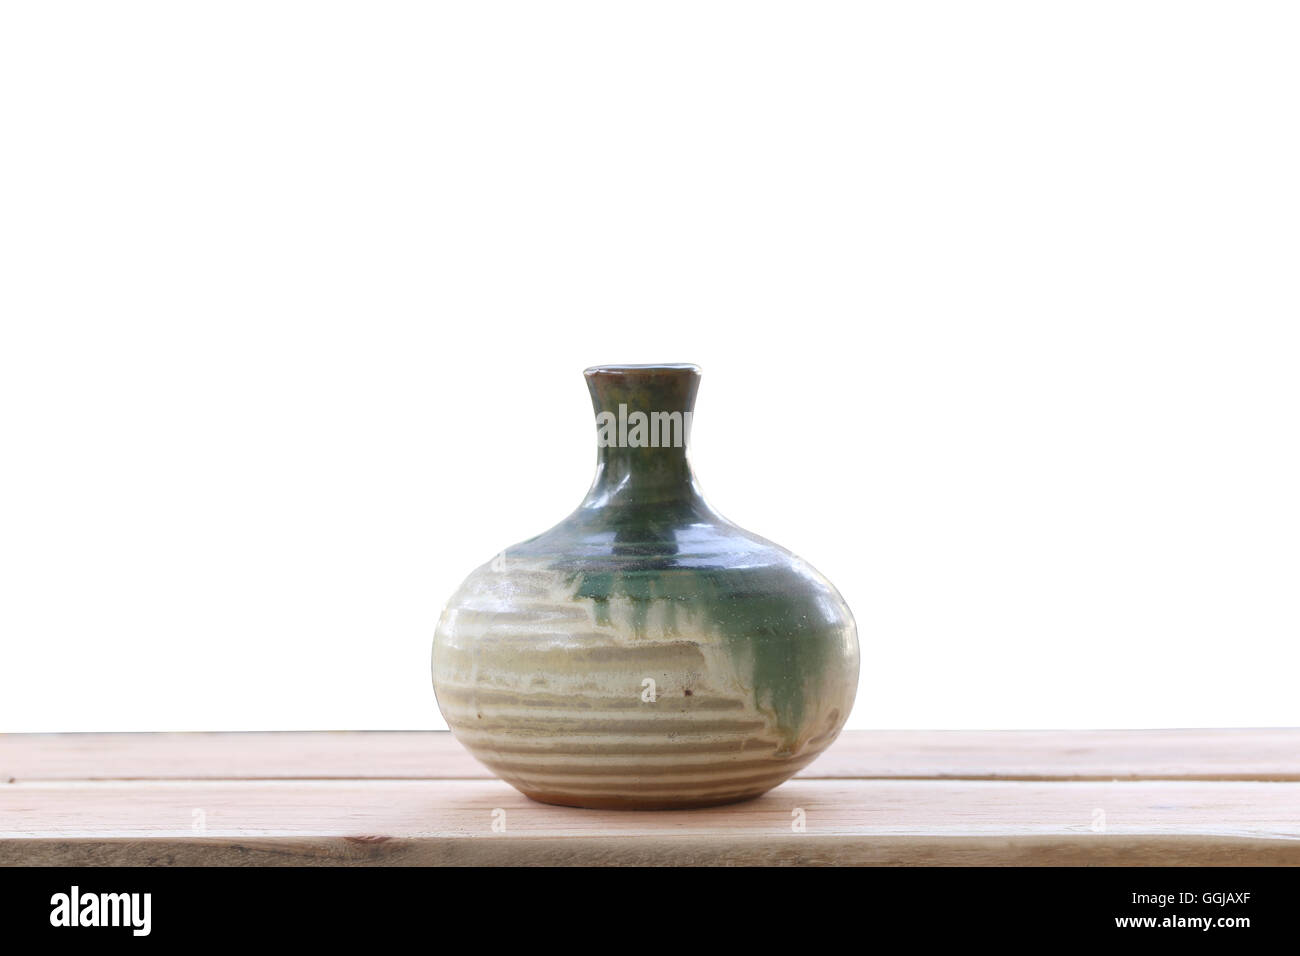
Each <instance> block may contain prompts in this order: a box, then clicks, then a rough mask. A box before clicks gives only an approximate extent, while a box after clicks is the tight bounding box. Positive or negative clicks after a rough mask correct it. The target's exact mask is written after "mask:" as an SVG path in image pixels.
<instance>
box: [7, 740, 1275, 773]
mask: <svg viewBox="0 0 1300 956" xmlns="http://www.w3.org/2000/svg"><path fill="white" fill-rule="evenodd" d="M800 776H801V778H803V779H850V778H851V779H937V780H1115V779H1118V780H1274V781H1300V730H1297V729H1268V730H1133V731H1130V730H1093V731H919V730H904V731H849V732H846V733H845V734H843V735H842V736H841V738H840V739H839V740H838V741H836V743H835V744H834V745H833V746H832V747H831V749H830V750H828V751H827V752H826V753H825V754H824V755H822V757H821V758H819V759H818V760H817V761H816V762H814V763H813V764H812V765H811V766H809V767H808V768H807V769H806V770H805V771H804V772H803V773H802V774H801V775H800ZM491 778H492V774H491V773H489V772H488V771H487V770H486V769H485V768H484V767H483V766H482V765H481V764H479V763H478V762H477V761H475V760H474V759H473V758H472V757H470V756H469V754H468V753H466V752H465V751H464V749H463V748H461V747H460V745H459V744H457V743H456V742H455V740H454V739H453V738H452V737H451V735H449V734H447V733H437V732H323V733H215V734H194V733H176V734H31V735H27V734H22V735H14V734H10V735H0V783H4V782H6V781H10V780H12V781H38V780H77V779H84V780H166V779H207V780H218V779H231V780H240V779H246V780H257V779H266V780H271V779H304V780H306V779H413V780H416V779H423V780H432V779H442V780H451V779H480V780H484V779H491Z"/></svg>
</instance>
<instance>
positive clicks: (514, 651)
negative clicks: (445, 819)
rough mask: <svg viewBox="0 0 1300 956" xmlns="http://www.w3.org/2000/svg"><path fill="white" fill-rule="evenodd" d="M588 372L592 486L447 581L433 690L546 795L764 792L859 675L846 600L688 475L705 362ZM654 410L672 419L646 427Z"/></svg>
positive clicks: (461, 733)
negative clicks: (452, 589) (571, 506)
mask: <svg viewBox="0 0 1300 956" xmlns="http://www.w3.org/2000/svg"><path fill="white" fill-rule="evenodd" d="M586 375H587V385H588V387H589V389H590V391H591V397H592V403H593V405H594V406H595V411H596V431H597V462H596V477H595V480H594V481H593V482H592V485H591V489H590V490H589V491H588V492H587V496H586V497H585V498H584V499H583V501H582V503H581V504H580V505H579V506H578V509H577V510H576V511H574V512H573V514H571V515H570V516H569V517H568V518H566V519H565V520H564V521H562V522H560V523H559V524H558V525H556V526H555V527H554V528H552V529H551V530H549V531H547V532H546V533H545V534H541V535H538V536H537V537H535V538H533V539H531V540H529V541H525V542H524V543H522V544H519V545H515V546H514V547H511V548H507V549H506V550H505V551H504V552H502V553H501V554H499V555H498V556H497V558H496V559H494V560H493V561H491V562H489V563H488V564H486V565H484V566H483V567H481V568H479V569H478V570H476V571H474V572H473V573H472V574H471V575H470V576H469V577H468V578H466V579H465V582H464V583H463V584H462V585H461V587H460V590H459V591H457V593H456V594H455V595H454V596H453V597H452V599H451V601H450V602H449V603H448V605H447V607H446V609H445V610H444V612H443V614H442V617H441V619H440V620H439V622H438V629H437V632H436V633H435V636H434V650H433V680H434V689H435V691H436V692H437V695H438V705H439V707H440V708H441V710H442V713H443V715H444V716H445V717H446V719H447V724H448V726H449V727H450V728H451V729H452V731H453V732H454V733H455V734H456V735H457V737H458V738H459V739H460V740H461V741H462V742H463V743H464V744H465V746H466V747H468V748H469V749H470V751H471V752H473V753H474V755H475V756H477V757H478V758H479V759H480V760H481V761H483V763H484V764H486V765H487V766H488V767H489V768H491V769H492V770H493V771H494V772H496V773H497V774H499V775H500V776H501V777H502V778H503V779H504V780H506V781H507V782H509V783H510V784H512V785H513V786H515V787H517V788H518V789H519V790H520V791H522V792H523V793H525V794H527V795H528V796H530V797H533V798H534V799H537V800H540V801H543V802H546V803H559V804H565V805H569V806H580V807H607V808H618V809H673V808H681V807H700V806H713V805H716V804H720V803H730V802H732V801H735V800H744V799H748V798H751V797H755V796H758V795H759V794H761V793H764V792H766V791H767V790H769V789H771V788H772V787H774V786H776V785H778V784H779V783H780V782H781V781H783V780H786V779H788V778H789V777H790V776H791V775H793V774H795V773H797V772H798V771H799V770H801V769H802V768H803V767H805V766H806V765H807V764H808V763H809V762H810V761H812V760H813V759H814V758H815V757H816V756H817V755H818V754H819V753H821V751H822V750H824V749H825V748H826V747H827V746H828V745H829V744H830V742H831V741H832V740H834V738H835V736H836V734H838V733H839V731H840V729H841V728H842V727H843V725H844V721H845V720H846V719H847V717H848V713H849V709H850V708H851V707H852V705H853V697H854V694H855V691H856V688H857V676H858V645H857V632H856V629H855V627H854V624H853V616H852V615H851V614H850V613H849V609H848V608H847V607H846V606H845V604H844V601H843V599H842V598H841V597H840V595H839V594H838V593H837V592H836V590H835V589H834V588H833V587H832V586H831V585H830V583H829V582H827V581H826V580H825V579H824V578H822V577H821V576H820V575H819V574H817V572H816V571H814V570H813V569H812V568H810V567H808V565H806V564H804V563H803V562H802V561H800V560H799V559H798V558H796V557H795V556H794V555H792V554H790V553H789V552H787V551H785V550H783V549H781V548H779V547H777V546H776V545H774V544H772V543H771V542H770V541H765V540H764V539H763V538H760V537H758V536H757V535H754V534H750V533H749V532H748V531H745V530H743V529H741V528H738V527H736V525H734V524H732V523H731V522H730V521H727V520H726V519H725V518H723V517H722V516H721V515H719V514H718V513H717V512H715V511H714V510H713V509H712V508H710V507H709V505H708V504H707V503H706V502H705V500H704V498H703V496H702V495H701V494H700V490H699V487H698V486H697V484H696V482H695V478H694V475H693V474H692V472H691V467H690V462H689V459H688V457H687V448H686V441H685V439H686V437H687V435H688V430H687V428H686V425H687V422H688V421H689V417H690V415H692V414H693V413H694V403H695V394H696V391H697V389H698V387H699V369H697V368H696V367H695V366H693V365H655V366H627V365H625V366H601V367H599V368H592V369H588V370H587V373H586ZM655 416H658V417H657V418H656V417H655ZM651 422H654V423H656V424H657V425H662V424H665V423H666V424H667V425H668V430H667V432H666V433H665V432H663V431H661V430H660V429H659V428H658V427H656V428H654V430H653V434H651V430H650V428H649V427H648V423H651ZM673 426H676V430H675V431H674V430H673ZM814 477H815V476H812V475H810V476H809V479H810V480H813V478H814Z"/></svg>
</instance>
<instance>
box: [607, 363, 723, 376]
mask: <svg viewBox="0 0 1300 956" xmlns="http://www.w3.org/2000/svg"><path fill="white" fill-rule="evenodd" d="M682 372H692V373H694V374H696V375H699V374H700V367H699V366H698V365H695V364H694V363H692V362H652V363H650V364H648V365H593V366H591V368H588V369H584V370H583V373H582V374H583V375H585V376H587V378H592V377H593V376H596V375H636V376H638V377H644V376H646V375H680V374H681V373H682Z"/></svg>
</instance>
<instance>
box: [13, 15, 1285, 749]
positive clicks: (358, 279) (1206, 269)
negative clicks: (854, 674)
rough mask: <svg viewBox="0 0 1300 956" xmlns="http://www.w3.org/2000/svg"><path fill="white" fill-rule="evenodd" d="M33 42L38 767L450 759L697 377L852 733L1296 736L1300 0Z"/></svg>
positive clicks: (19, 85) (128, 24)
mask: <svg viewBox="0 0 1300 956" xmlns="http://www.w3.org/2000/svg"><path fill="white" fill-rule="evenodd" d="M0 10H2V11H3V12H0V456H2V458H0V730H6V731H65V730H215V729H299V728H304V729H312V728H427V727H438V726H442V724H441V721H440V719H439V718H438V715H437V712H436V710H435V707H434V701H433V695H432V692H431V689H430V682H429V673H428V663H429V648H430V642H431V635H432V631H433V627H434V622H435V621H436V618H437V615H438V612H439V610H440V608H441V605H442V603H443V602H444V601H445V600H446V599H447V598H448V597H449V596H450V595H451V593H452V592H453V591H454V590H455V588H456V586H457V585H458V583H459V582H460V580H461V578H462V577H463V576H464V575H465V574H467V573H468V572H469V571H470V570H471V569H472V568H473V567H475V566H477V565H478V564H480V563H482V562H483V561H485V560H488V559H489V558H490V557H491V556H492V555H493V554H494V553H495V552H497V551H498V550H500V549H501V548H502V547H504V546H506V545H509V544H511V543H514V542H516V541H518V540H521V539H523V538H526V537H530V536H532V535H533V534H536V533H538V532H540V531H542V530H544V529H545V528H547V527H549V526H550V525H551V524H553V523H555V522H556V521H558V520H560V519H561V518H562V517H564V515H565V514H567V513H568V511H569V510H570V509H571V508H572V507H573V506H575V505H576V504H577V502H578V500H579V499H580V498H581V496H582V494H583V493H584V492H585V490H586V487H587V483H588V481H589V479H590V475H591V469H592V465H593V462H594V454H595V453H594V429H593V426H592V424H591V412H590V409H589V404H588V399H587V395H586V391H585V387H584V384H583V381H582V378H581V374H580V373H581V371H582V369H583V367H584V366H587V365H590V364H595V363H600V362H656V361H693V362H697V363H699V364H700V365H701V366H702V367H703V369H704V373H705V374H704V380H703V385H702V388H701V392H700V400H699V404H698V407H697V417H696V428H695V431H694V435H693V439H694V458H695V463H696V466H697V469H698V471H699V474H700V476H701V481H702V484H703V486H704V489H705V491H706V492H707V493H708V494H709V496H710V498H711V500H712V501H713V503H714V504H715V506H716V507H718V509H719V510H720V511H722V512H723V513H724V514H726V515H727V516H728V517H730V518H732V519H733V520H735V521H737V522H738V523H740V524H742V525H744V526H746V527H749V528H751V529H752V530H755V531H757V532H759V533H761V534H763V535H764V536H766V537H769V538H772V539H773V540H775V541H778V542H780V543H782V544H784V545H785V546H787V547H789V548H790V549H792V550H793V551H795V552H796V553H798V554H799V555H801V556H802V557H804V558H805V559H806V560H808V561H809V562H810V563H812V564H813V565H814V566H816V567H818V568H819V569H820V570H821V571H822V572H823V573H825V574H826V575H827V576H828V577H829V578H830V579H831V580H832V581H833V582H835V583H836V584H837V585H838V587H839V588H840V590H841V591H842V592H843V594H844V596H845V598H846V599H847V600H848V602H849V604H850V606H851V607H852V608H853V609H854V611H855V612H856V615H857V619H858V623H859V628H860V632H861V638H862V643H863V651H864V653H863V672H862V683H861V688H860V692H859V695H858V704H857V707H856V709H855V710H854V712H853V717H852V721H851V726H856V727H970V728H977V727H1123V726H1136V727H1166V726H1207V725H1224V726H1227V725H1243V726H1250V725H1275V724H1290V725H1294V724H1297V723H1300V715H1298V714H1297V698H1296V693H1295V686H1296V678H1297V673H1298V672H1300V640H1298V638H1300V597H1298V595H1300V591H1298V583H1297V582H1298V581H1300V544H1298V543H1297V542H1300V504H1297V502H1298V500H1300V495H1298V494H1297V490H1298V489H1300V446H1298V443H1297V440H1296V438H1297V436H1296V413H1297V409H1300V375H1297V364H1298V360H1300V328H1298V324H1297V320H1298V316H1300V309H1298V306H1300V281H1298V280H1300V274H1298V271H1297V266H1298V264H1300V226H1298V225H1297V224H1298V223H1300V185H1298V184H1300V176H1297V170H1300V132H1298V130H1300V124H1297V106H1298V103H1297V101H1298V100H1300V57H1298V56H1297V55H1296V51H1297V49H1298V48H1300V29H1298V28H1300V14H1297V8H1296V7H1295V6H1294V5H1288V4H1268V3H1250V4H1239V3H1227V2H1224V3H1189V2H1177V3H1151V2H1121V3H1109V2H1097V0H1090V2H1080V3H1068V4H1063V3H1042V2H1026V3H990V2H983V3H951V4H949V3H927V2H900V3H889V4H870V3H850V4H829V3H808V2H798V3H795V2H790V3H778V4H772V3H756V2H744V3H716V2H705V0H691V2H687V3H670V2H663V0H659V2H655V3H638V4H627V3H617V2H608V0H603V2H593V3H581V4H575V3H557V2H548V3H519V4H512V3H492V2H479V3H464V4H431V3H410V4H404V3H360V2H356V3H321V2H311V3H286V2H255V3H240V2H231V0H223V2H220V3H216V2H213V3H175V2H160V3H127V2H119V3H113V4H103V3H84V4H78V3H31V4H27V3H11V4H6V5H5V6H4V7H2V8H0Z"/></svg>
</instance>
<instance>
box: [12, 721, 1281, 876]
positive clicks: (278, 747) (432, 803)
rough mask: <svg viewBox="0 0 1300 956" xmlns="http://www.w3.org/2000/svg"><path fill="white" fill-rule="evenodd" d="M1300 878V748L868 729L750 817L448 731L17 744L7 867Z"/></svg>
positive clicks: (1073, 734)
mask: <svg viewBox="0 0 1300 956" xmlns="http://www.w3.org/2000/svg"><path fill="white" fill-rule="evenodd" d="M836 863H838V864H899V865H927V864H937V865H967V864H971V865H987V864H1016V865H1040V864H1043V865H1046V864H1064V865H1086V864H1105V865H1126V864H1131V865H1254V864H1272V865H1276V864H1292V865H1298V864H1300V730H1292V729H1286V730H1281V729H1279V730H1159V731H1005V732H966V731H856V732H847V733H845V734H844V735H843V736H842V737H841V738H840V740H839V741H837V742H836V743H835V745H834V746H832V747H831V749H830V750H829V751H827V753H826V754H824V755H823V756H822V757H821V758H820V759H819V760H817V761H815V762H814V763H813V764H812V765H811V766H810V767H808V768H807V769H806V770H805V771H804V772H803V773H801V774H800V775H799V776H798V777H796V778H795V779H794V780H791V781H789V782H788V783H786V784H784V785H782V786H780V787H778V788H777V789H775V790H773V791H772V792H770V793H768V794H767V795H765V796H763V797H761V798H759V799H757V800H751V801H749V802H747V803H740V804H733V805H731V806H727V807H715V808H712V809H707V810H687V811H673V812H619V811H599V810H578V809H570V808H565V807H551V806H544V805H542V804H538V803H534V802H532V801H531V800H528V799H527V798H526V797H523V796H521V795H520V794H519V793H517V792H516V791H515V790H513V789H512V788H510V787H509V786H507V785H506V784H504V783H502V782H500V781H499V780H496V779H495V778H493V777H492V775H491V774H490V773H489V772H488V771H487V770H486V769H484V768H483V767H482V766H480V765H479V764H478V763H476V762H475V761H474V760H473V759H472V758H471V757H470V756H469V755H468V754H466V753H465V751H464V750H462V749H461V747H460V746H459V745H458V744H457V743H456V742H455V740H453V739H452V737H451V736H450V735H449V734H445V733H432V732H430V733H423V732H420V733H417V732H399V733H386V732H384V733H380V732H338V733H251V734H243V733H230V734H227V733H217V734H50V735H41V734H34V735H28V734H22V735H15V734H11V735H0V864H7V865H23V864H33V865H35V864H40V865H86V864H92V865H93V864H116V865H146V864H148V865H154V864H181V865H250V864H267V865H291V864H307V865H319V864H415V865H432V864H542V865H545V864H665V865H688V864H836Z"/></svg>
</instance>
